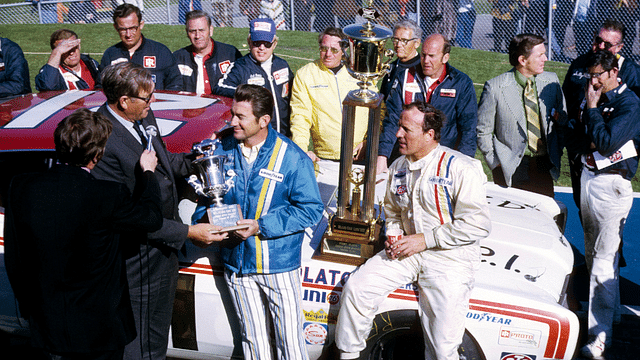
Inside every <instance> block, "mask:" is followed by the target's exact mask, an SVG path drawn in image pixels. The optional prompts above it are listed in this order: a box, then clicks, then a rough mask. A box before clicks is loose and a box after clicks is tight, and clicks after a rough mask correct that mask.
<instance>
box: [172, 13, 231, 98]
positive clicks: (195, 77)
mask: <svg viewBox="0 0 640 360" xmlns="http://www.w3.org/2000/svg"><path fill="white" fill-rule="evenodd" d="M186 22H187V24H186V31H187V37H188V38H189V41H191V45H189V46H187V47H184V48H182V49H180V50H178V51H176V52H174V53H173V56H174V57H175V58H176V62H177V63H178V69H179V70H180V74H181V75H182V76H181V78H182V90H183V91H191V92H195V93H197V94H211V93H213V87H214V86H215V84H217V83H218V81H219V80H220V78H222V76H223V75H224V74H225V73H226V72H227V70H228V69H229V67H230V66H231V63H233V62H234V61H236V60H237V59H238V58H240V57H241V56H242V54H240V51H238V49H236V47H235V46H232V45H229V44H225V43H221V42H218V41H215V40H213V37H212V36H213V25H212V24H211V17H210V16H209V15H208V14H207V13H205V12H204V11H202V10H195V11H191V12H188V13H187V15H186Z"/></svg>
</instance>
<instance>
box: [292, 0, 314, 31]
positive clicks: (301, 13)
mask: <svg viewBox="0 0 640 360" xmlns="http://www.w3.org/2000/svg"><path fill="white" fill-rule="evenodd" d="M312 5H313V1H312V0H294V1H293V10H294V15H295V18H294V20H295V25H296V28H295V30H298V31H309V30H311V6H312Z"/></svg>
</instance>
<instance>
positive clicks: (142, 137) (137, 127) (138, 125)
mask: <svg viewBox="0 0 640 360" xmlns="http://www.w3.org/2000/svg"><path fill="white" fill-rule="evenodd" d="M141 127H142V121H140V120H138V121H135V122H134V123H133V130H135V131H136V133H138V136H140V140H141V141H142V146H143V147H144V148H145V149H146V148H147V137H146V136H145V135H144V133H143V132H142V129H141Z"/></svg>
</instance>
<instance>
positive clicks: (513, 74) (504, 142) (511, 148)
mask: <svg viewBox="0 0 640 360" xmlns="http://www.w3.org/2000/svg"><path fill="white" fill-rule="evenodd" d="M546 61H547V56H546V55H545V46H544V39H543V38H542V37H540V36H538V35H533V34H519V35H516V36H515V37H514V38H513V39H512V40H511V43H510V44H509V62H510V63H511V65H513V69H511V70H509V71H507V72H506V73H504V74H501V75H498V76H496V77H495V78H493V79H491V80H489V81H487V82H486V83H485V84H484V89H483V90H482V95H481V96H480V104H479V105H478V148H479V149H480V151H481V152H482V154H483V155H484V158H485V160H486V161H487V165H488V166H489V168H491V171H492V172H493V181H494V182H495V183H496V184H498V185H501V186H511V187H515V188H518V189H522V190H527V191H532V192H536V193H539V194H543V195H547V196H550V197H553V195H554V191H553V180H554V179H558V176H559V175H560V157H561V156H562V146H561V142H560V141H561V139H560V137H561V136H560V129H559V127H558V126H559V125H560V124H564V123H565V122H566V105H565V103H564V97H563V96H562V89H561V88H560V83H559V82H558V76H556V74H555V73H552V72H547V71H544V64H545V62H546Z"/></svg>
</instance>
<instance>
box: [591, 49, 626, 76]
mask: <svg viewBox="0 0 640 360" xmlns="http://www.w3.org/2000/svg"><path fill="white" fill-rule="evenodd" d="M585 65H586V68H587V69H589V68H592V67H596V66H598V65H600V66H602V70H604V71H609V70H611V69H613V68H617V67H618V59H617V58H616V56H615V55H614V54H613V53H612V52H611V51H609V50H597V51H596V52H590V53H589V55H588V56H587V61H586V63H585Z"/></svg>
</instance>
